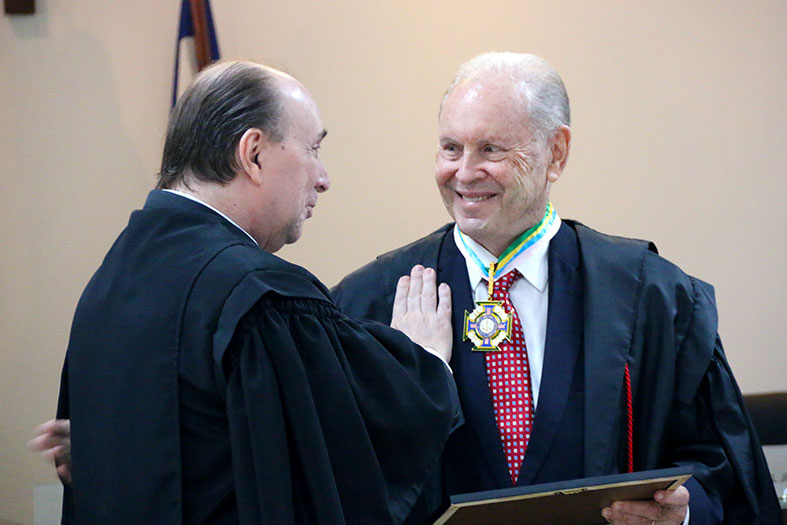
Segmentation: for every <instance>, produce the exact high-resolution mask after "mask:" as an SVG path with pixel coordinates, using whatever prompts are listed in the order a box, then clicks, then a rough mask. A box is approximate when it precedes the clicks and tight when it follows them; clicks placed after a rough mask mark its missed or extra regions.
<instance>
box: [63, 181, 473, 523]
mask: <svg viewBox="0 0 787 525" xmlns="http://www.w3.org/2000/svg"><path fill="white" fill-rule="evenodd" d="M457 414H458V401H457V400H456V392H455V387H454V384H453V380H452V379H451V376H450V373H448V372H447V368H446V367H445V365H444V364H443V363H442V362H441V361H440V360H439V359H437V358H435V357H434V356H432V355H430V354H428V353H427V352H425V351H424V350H422V349H421V348H419V347H418V346H417V345H415V344H413V343H412V342H411V341H410V340H409V339H408V338H407V337H406V336H404V335H403V334H401V333H400V332H397V331H395V330H393V329H391V328H390V327H387V326H384V325H381V324H379V323H374V322H356V321H353V320H351V319H349V318H347V317H346V316H345V315H344V314H342V313H340V312H339V311H338V309H337V308H336V307H335V306H334V305H333V303H332V302H331V300H330V299H329V296H328V292H327V289H326V288H325V287H324V286H323V285H322V284H321V283H320V282H319V281H318V280H317V279H316V278H315V277H314V276H312V275H311V274H310V273H309V272H307V271H306V270H304V269H303V268H300V267H297V266H295V265H292V264H289V263H287V262H286V261H283V260H282V259H279V258H277V257H275V256H273V255H271V254H268V253H266V252H264V251H263V250H261V249H260V248H258V247H257V246H256V245H255V244H254V243H253V242H252V241H251V240H250V239H249V238H248V237H247V236H246V235H245V234H244V233H243V232H241V231H240V230H239V229H238V228H236V227H235V226H233V225H232V224H230V223H229V222H228V221H226V220H225V219H224V218H222V217H221V216H219V215H218V214H216V213H214V212H213V211H211V210H210V209H208V208H207V207H205V206H202V205H201V204H199V203H196V202H193V201H190V200H188V199H185V198H183V197H181V196H177V195H173V194H170V193H167V192H163V191H153V192H151V194H150V195H149V196H148V199H147V202H146V204H145V207H144V208H143V209H142V210H138V211H135V212H134V213H132V215H131V218H130V220H129V224H128V226H127V228H126V229H125V230H124V231H123V233H122V234H121V235H120V236H119V237H118V239H117V240H116V242H115V244H114V245H113V246H112V248H111V250H110V251H109V253H108V254H107V255H106V258H105V259H104V261H103V263H102V265H101V267H100V268H99V269H98V271H97V272H96V273H95V275H94V276H93V278H92V279H91V281H90V283H89V284H88V285H87V288H86V289H85V291H84V293H83V295H82V297H81V299H80V301H79V304H78V306H77V310H76V313H75V316H74V322H73V326H72V330H71V338H70V341H69V346H68V351H67V356H66V363H65V366H64V370H63V379H62V383H61V393H60V401H59V406H58V417H61V418H64V417H68V418H70V419H71V437H72V479H73V482H72V485H71V487H69V488H67V490H66V497H65V502H64V522H74V523H181V522H186V523H202V522H204V523H235V522H238V521H240V522H241V523H275V524H280V523H330V524H335V523H345V522H346V523H397V522H401V521H403V520H404V519H405V517H406V516H407V514H408V513H409V511H410V508H411V507H412V505H413V503H414V502H415V501H416V499H417V498H418V496H419V493H420V492H421V490H422V488H423V485H424V483H425V482H426V479H427V476H428V475H429V474H430V473H431V472H433V471H434V470H435V468H436V466H437V464H438V461H439V457H440V453H441V451H442V448H443V445H444V443H445V440H446V439H447V436H448V433H449V431H450V429H451V428H452V425H453V424H454V421H455V418H456V417H457Z"/></svg>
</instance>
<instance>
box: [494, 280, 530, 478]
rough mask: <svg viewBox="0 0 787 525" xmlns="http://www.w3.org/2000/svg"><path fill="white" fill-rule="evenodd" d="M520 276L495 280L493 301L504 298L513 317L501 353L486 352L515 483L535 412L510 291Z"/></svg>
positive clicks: (522, 343) (525, 359) (497, 411)
mask: <svg viewBox="0 0 787 525" xmlns="http://www.w3.org/2000/svg"><path fill="white" fill-rule="evenodd" d="M520 277H522V274H521V273H519V270H514V271H512V272H509V273H507V274H506V275H504V276H503V277H501V278H500V279H499V280H495V282H494V291H493V293H492V298H491V300H493V301H502V302H503V308H505V310H506V312H508V313H509V315H510V316H511V321H512V327H511V341H504V342H503V343H501V344H500V351H499V352H486V376H487V382H488V383H489V391H490V392H491V393H492V406H493V407H494V410H495V419H496V420H497V428H498V430H499V431H500V441H501V442H502V444H503V450H504V452H505V454H506V461H507V462H508V471H509V473H510V474H511V484H512V485H516V480H517V479H518V478H519V469H520V468H521V467H522V460H523V459H524V457H525V450H527V442H528V440H529V439H530V431H531V429H532V428H533V412H534V411H533V393H532V392H533V391H532V389H531V387H530V367H529V365H528V361H527V347H526V345H525V336H524V335H523V334H522V324H521V323H520V322H519V316H518V315H517V313H516V310H515V309H514V306H513V305H512V304H511V297H510V296H509V293H508V289H509V288H510V287H511V285H512V284H513V283H514V281H516V280H517V279H519V278H520Z"/></svg>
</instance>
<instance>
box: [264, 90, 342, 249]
mask: <svg viewBox="0 0 787 525" xmlns="http://www.w3.org/2000/svg"><path fill="white" fill-rule="evenodd" d="M282 103H283V106H284V113H285V129H286V131H285V134H284V139H283V140H282V141H281V142H279V143H271V144H270V145H269V147H268V148H267V149H266V151H265V152H264V154H263V160H264V162H265V165H264V168H263V176H264V177H267V180H266V191H267V192H269V195H270V198H269V199H268V204H267V205H266V206H265V208H266V209H261V210H260V213H261V215H262V216H263V217H264V218H265V220H266V221H267V222H268V224H269V226H270V227H271V231H272V235H271V237H270V239H271V242H270V245H269V246H267V247H266V249H269V251H276V250H278V249H279V248H281V247H282V246H283V245H284V244H290V243H293V242H295V241H297V240H298V239H299V238H300V237H301V234H302V232H303V223H304V221H305V220H306V219H308V218H309V217H311V215H312V211H313V209H314V207H315V206H316V205H317V197H318V194H319V193H322V192H323V191H326V190H327V189H328V187H329V186H330V181H329V179H328V173H327V172H326V171H325V166H323V164H322V161H321V160H320V157H319V149H320V143H321V142H322V139H323V138H324V137H325V133H326V132H325V129H324V128H323V125H322V121H321V120H320V115H319V112H318V110H317V104H316V103H315V102H314V100H313V99H312V98H311V96H310V95H309V93H308V92H307V91H306V90H305V89H304V88H303V86H302V85H300V83H298V82H297V81H295V80H294V79H287V80H285V81H282Z"/></svg>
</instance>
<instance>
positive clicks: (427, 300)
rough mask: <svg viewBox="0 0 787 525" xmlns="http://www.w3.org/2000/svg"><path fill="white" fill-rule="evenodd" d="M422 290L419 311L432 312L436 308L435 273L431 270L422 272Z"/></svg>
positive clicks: (427, 269)
mask: <svg viewBox="0 0 787 525" xmlns="http://www.w3.org/2000/svg"><path fill="white" fill-rule="evenodd" d="M422 290H423V291H422V293H421V311H423V312H434V311H435V309H436V308H437V273H436V272H435V271H434V270H433V269H431V268H426V269H424V271H423V288H422Z"/></svg>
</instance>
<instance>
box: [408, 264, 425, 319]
mask: <svg viewBox="0 0 787 525" xmlns="http://www.w3.org/2000/svg"><path fill="white" fill-rule="evenodd" d="M423 277H424V267H423V266H421V265H420V264H416V265H415V266H413V269H412V270H411V271H410V291H409V292H408V294H407V311H408V312H420V311H421V293H422V291H423V287H424V282H423Z"/></svg>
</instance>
